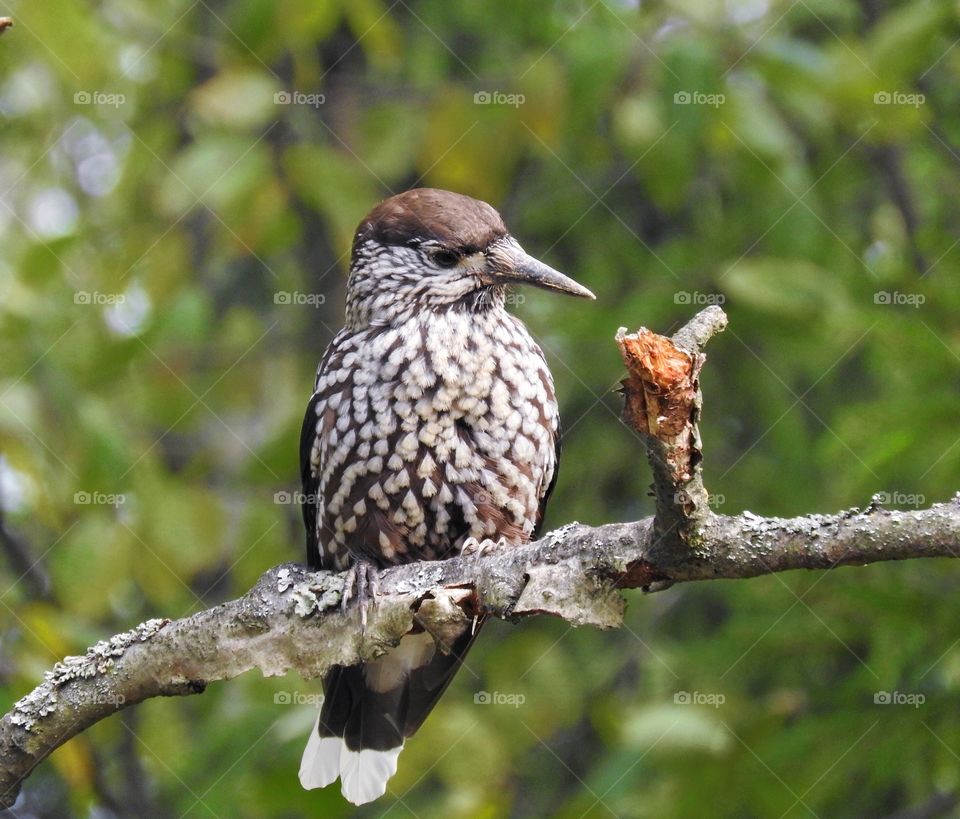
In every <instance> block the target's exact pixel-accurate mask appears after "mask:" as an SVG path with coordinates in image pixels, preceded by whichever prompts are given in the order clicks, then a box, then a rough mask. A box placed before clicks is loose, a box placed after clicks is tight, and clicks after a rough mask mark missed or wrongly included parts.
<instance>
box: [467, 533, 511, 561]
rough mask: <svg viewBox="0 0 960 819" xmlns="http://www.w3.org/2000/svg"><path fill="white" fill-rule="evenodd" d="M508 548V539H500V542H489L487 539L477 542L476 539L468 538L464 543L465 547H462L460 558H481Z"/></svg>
mask: <svg viewBox="0 0 960 819" xmlns="http://www.w3.org/2000/svg"><path fill="white" fill-rule="evenodd" d="M506 546H507V541H506V538H500V539H499V540H489V539H487V538H484V539H483V540H477V539H476V538H475V537H468V538H467V539H466V540H465V541H463V546H461V547H460V556H461V557H480V556H482V555H483V554H489V553H490V552H499V551H500V550H501V549H504V548H506Z"/></svg>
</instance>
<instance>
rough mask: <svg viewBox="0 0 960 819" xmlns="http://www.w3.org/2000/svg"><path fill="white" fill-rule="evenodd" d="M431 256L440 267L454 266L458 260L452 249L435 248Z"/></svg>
mask: <svg viewBox="0 0 960 819" xmlns="http://www.w3.org/2000/svg"><path fill="white" fill-rule="evenodd" d="M431 258H432V259H433V261H434V262H436V264H437V265H439V266H440V267H454V266H455V265H456V264H457V262H459V261H460V257H459V256H458V255H457V254H456V253H454V252H453V251H452V250H435V251H434V252H433V253H432V254H431Z"/></svg>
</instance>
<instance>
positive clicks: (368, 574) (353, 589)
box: [340, 560, 380, 629]
mask: <svg viewBox="0 0 960 819" xmlns="http://www.w3.org/2000/svg"><path fill="white" fill-rule="evenodd" d="M379 593H380V572H379V571H378V570H377V567H376V566H375V565H374V564H373V563H371V562H370V561H368V560H358V561H357V562H356V563H354V564H353V565H352V566H351V567H350V568H349V569H348V570H347V576H346V578H345V579H344V582H343V596H342V597H341V598H340V610H341V611H342V612H344V613H346V612H347V610H348V608H349V606H350V602H351V601H352V600H353V599H354V598H356V600H357V605H358V606H359V607H360V626H361V628H364V629H365V628H366V627H367V610H368V609H369V608H370V607H371V606H372V605H373V604H374V602H375V598H376V596H377V595H378V594H379Z"/></svg>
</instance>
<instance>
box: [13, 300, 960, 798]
mask: <svg viewBox="0 0 960 819" xmlns="http://www.w3.org/2000/svg"><path fill="white" fill-rule="evenodd" d="M725 325H726V316H725V315H724V314H723V312H722V311H721V310H719V308H709V309H708V310H705V311H703V312H702V313H700V314H699V315H698V316H697V317H695V318H694V320H693V321H692V322H691V323H690V324H688V325H687V326H686V327H685V328H684V329H683V330H681V331H680V332H679V333H677V334H676V335H675V336H674V337H673V339H667V338H665V337H663V336H657V335H655V334H653V333H650V332H649V331H647V330H641V331H639V332H638V333H636V334H634V335H632V336H628V335H627V334H626V333H625V332H624V331H620V332H618V334H617V342H618V343H619V344H620V346H621V351H622V352H623V355H624V360H625V361H626V362H627V367H628V371H629V375H628V378H627V379H626V381H625V382H624V389H625V394H626V407H625V415H626V417H627V418H628V420H629V421H630V422H631V423H633V424H634V425H635V427H636V428H637V430H638V431H639V432H640V433H641V435H642V436H643V437H644V441H645V442H646V443H647V447H648V454H649V456H650V459H651V464H652V467H653V471H654V487H655V497H656V503H657V512H656V515H655V516H654V517H651V518H646V519H644V520H640V521H636V522H633V523H613V524H607V525H605V526H600V527H597V528H593V527H589V526H582V525H579V524H575V523H574V524H569V525H567V526H564V527H562V528H561V529H557V530H556V531H554V532H551V533H550V534H548V535H546V536H545V537H543V538H541V539H540V540H538V541H537V542H535V543H531V544H527V545H524V546H517V547H510V548H504V549H498V550H494V551H492V552H491V551H485V552H483V553H482V554H481V555H479V556H469V557H458V558H453V559H451V560H445V561H437V562H422V563H412V564H408V565H404V566H397V567H394V568H390V569H386V570H384V571H383V572H381V579H380V594H379V595H378V597H377V601H376V606H375V607H374V608H373V609H372V610H371V611H370V612H369V613H368V622H367V627H366V629H361V627H360V622H359V616H358V613H357V611H356V610H355V608H353V609H349V610H348V611H346V612H344V611H342V610H341V607H340V598H341V594H342V590H343V575H337V574H331V573H329V572H308V571H307V570H306V569H304V568H303V567H301V566H297V565H295V564H285V565H282V566H277V567H275V568H273V569H270V570H269V571H267V572H266V573H265V574H264V575H263V576H262V577H261V578H260V580H259V581H258V583H257V585H256V586H254V588H253V589H251V590H250V591H249V592H248V593H247V594H246V595H244V596H243V597H241V598H239V599H237V600H233V601H231V602H228V603H224V604H222V605H220V606H217V607H215V608H212V609H209V610H207V611H203V612H199V613H198V614H195V615H193V616H191V617H188V618H185V619H182V620H177V621H173V622H170V621H166V620H150V621H148V622H146V623H143V624H141V625H140V626H138V627H137V628H135V629H133V630H132V631H129V632H125V633H124V634H119V635H116V636H115V637H112V638H110V639H109V640H107V641H104V642H101V643H98V644H97V645H95V646H93V647H92V648H91V649H89V650H88V651H87V653H86V654H85V655H84V656H83V657H68V658H66V659H65V660H64V661H63V662H61V663H58V664H57V665H56V666H55V667H54V668H53V670H52V671H50V672H47V674H46V678H45V681H44V682H43V683H42V684H41V685H39V686H38V687H37V688H35V689H34V690H33V691H32V692H30V693H29V694H28V695H27V696H25V697H24V698H23V699H21V700H19V701H18V702H17V703H16V704H15V705H14V707H13V709H12V710H11V711H10V712H9V713H7V714H6V715H5V716H4V717H3V718H2V719H0V806H9V805H11V804H13V802H14V800H15V799H16V796H17V793H18V792H19V788H20V785H21V783H22V782H23V780H24V779H26V778H27V776H29V774H30V772H31V771H32V770H33V768H34V767H35V766H36V765H37V764H38V763H39V762H40V761H42V760H43V759H44V758H45V757H46V756H47V755H48V754H49V753H50V752H51V751H53V750H54V749H55V748H56V747H58V746H59V745H61V744H63V743H64V742H66V741H67V740H68V739H70V738H71V737H73V736H75V735H77V734H78V733H80V732H82V731H84V730H85V729H86V728H88V727H89V726H91V725H93V724H94V723H96V722H98V721H99V720H101V719H103V718H104V717H106V716H108V715H110V714H112V713H114V712H116V711H119V710H121V709H123V708H126V707H128V706H131V705H134V704H135V703H138V702H141V701H142V700H145V699H147V698H149V697H156V696H176V695H185V694H196V693H200V692H201V691H203V690H204V688H205V687H206V686H207V684H209V683H211V682H215V681H219V680H228V679H231V678H233V677H235V676H237V675H238V674H242V673H243V672H245V671H249V670H252V669H258V670H259V671H260V672H261V673H263V674H264V675H265V676H274V675H279V674H284V673H286V672H287V671H291V670H293V671H297V672H298V673H299V674H300V675H301V676H303V677H315V676H319V675H321V674H323V673H324V671H325V670H326V669H328V668H329V667H330V666H331V665H350V664H353V663H356V662H359V661H361V660H368V659H371V658H373V657H376V656H378V655H380V654H382V653H383V652H384V651H386V650H388V649H389V648H390V647H391V646H393V645H396V644H397V643H398V642H399V640H400V638H401V637H402V636H403V635H404V634H406V633H407V632H409V631H410V630H411V629H418V630H419V629H423V630H426V631H428V632H430V633H431V634H433V635H434V637H435V638H436V639H437V641H438V643H440V645H441V647H442V645H443V644H444V643H445V641H446V640H445V638H446V636H447V635H448V634H450V633H458V632H459V630H460V629H461V628H462V625H463V624H464V623H465V622H470V620H471V619H473V618H474V617H476V616H478V615H479V614H481V613H485V614H489V615H492V616H495V617H500V618H503V619H510V620H514V619H518V618H521V617H526V616H530V615H536V614H551V615H554V616H556V617H561V618H563V619H565V620H567V621H569V622H571V623H573V624H575V625H593V626H598V627H600V628H613V627H616V626H618V625H619V624H620V623H621V622H622V617H623V612H624V607H625V603H624V600H623V597H622V595H621V593H620V592H621V590H622V589H626V588H640V589H643V590H644V591H657V590H659V589H662V588H666V587H668V586H670V585H672V584H674V583H680V582H688V581H695V580H716V579H740V578H748V577H756V576H758V575H764V574H771V573H774V572H783V571H789V570H792V569H831V568H834V567H836V566H845V565H865V564H868V563H875V562H879V561H886V560H903V559H906V558H919V557H958V556H960V494H958V495H957V496H955V497H954V498H953V499H952V500H951V501H949V502H947V503H940V504H935V505H933V506H932V507H930V508H929V509H924V510H919V511H910V512H902V511H888V510H885V509H883V508H882V507H881V505H880V502H879V497H875V498H874V499H873V500H872V501H871V502H870V504H869V505H868V506H867V507H866V508H865V509H863V510H859V509H850V510H847V511H845V512H841V513H839V514H835V515H808V516H804V517H798V518H761V517H758V516H757V515H754V514H752V513H750V512H744V513H742V514H740V515H736V516H725V515H716V514H714V513H713V512H711V511H710V509H709V506H708V505H707V502H706V500H707V494H706V489H705V488H704V486H703V480H702V473H701V460H702V453H701V450H700V435H699V430H698V428H697V422H698V420H699V413H700V408H701V395H700V388H699V382H698V378H697V376H698V374H699V371H700V368H701V367H702V366H703V363H704V361H705V357H704V356H703V354H702V352H701V347H702V346H703V345H704V344H705V343H706V341H707V339H708V338H709V337H710V336H711V335H713V334H714V333H716V332H718V331H719V330H721V329H723V327H724V326H725Z"/></svg>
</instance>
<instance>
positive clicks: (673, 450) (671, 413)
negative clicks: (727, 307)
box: [616, 307, 727, 544]
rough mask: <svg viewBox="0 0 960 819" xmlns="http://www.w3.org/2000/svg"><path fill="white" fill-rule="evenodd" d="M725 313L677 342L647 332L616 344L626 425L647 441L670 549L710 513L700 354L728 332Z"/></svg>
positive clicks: (658, 529) (661, 526)
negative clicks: (623, 370)
mask: <svg viewBox="0 0 960 819" xmlns="http://www.w3.org/2000/svg"><path fill="white" fill-rule="evenodd" d="M726 324H727V317H726V314H724V312H723V311H722V310H721V309H720V308H719V307H709V308H707V309H706V310H703V311H701V312H700V313H698V314H697V315H696V316H694V318H693V319H692V320H691V321H690V322H689V323H688V324H686V325H685V326H684V327H683V328H682V329H681V330H680V331H679V332H677V333H676V334H675V335H674V336H673V338H667V337H666V336H661V335H658V334H657V333H654V332H652V331H650V330H648V329H646V328H645V327H641V328H640V329H639V330H638V331H637V332H636V333H632V334H628V333H627V332H626V329H625V328H622V327H621V328H620V330H618V331H617V335H616V341H617V345H618V347H619V348H620V355H621V356H622V357H623V363H624V364H625V365H626V367H627V377H626V378H625V379H624V380H623V381H622V382H621V384H622V385H623V393H624V408H623V420H624V421H625V422H626V423H627V424H628V425H629V426H630V427H631V428H632V429H634V430H636V432H637V433H638V434H639V435H640V437H641V439H642V440H643V442H644V445H645V446H646V449H647V456H648V458H649V460H650V466H651V468H652V470H653V491H654V497H655V499H656V505H657V514H656V518H655V524H654V527H655V533H656V535H657V536H658V537H659V539H660V540H662V541H664V542H665V543H667V542H670V541H673V542H676V541H677V539H679V540H680V541H683V542H684V543H686V544H691V540H692V539H693V538H694V535H695V528H694V525H693V524H697V523H700V522H703V521H705V520H706V519H707V518H708V517H709V514H710V510H709V507H708V503H707V492H706V489H705V488H704V486H703V478H702V474H701V469H700V463H701V461H702V457H703V456H702V452H701V443H700V429H699V421H700V408H701V405H702V397H701V394H700V382H699V375H700V369H701V367H702V366H703V363H704V361H706V356H705V355H704V354H703V353H702V352H701V351H700V348H701V347H702V346H703V345H704V344H705V343H706V342H707V340H708V339H709V338H710V337H711V336H713V335H714V334H715V333H718V332H720V331H721V330H723V328H724V327H726Z"/></svg>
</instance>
